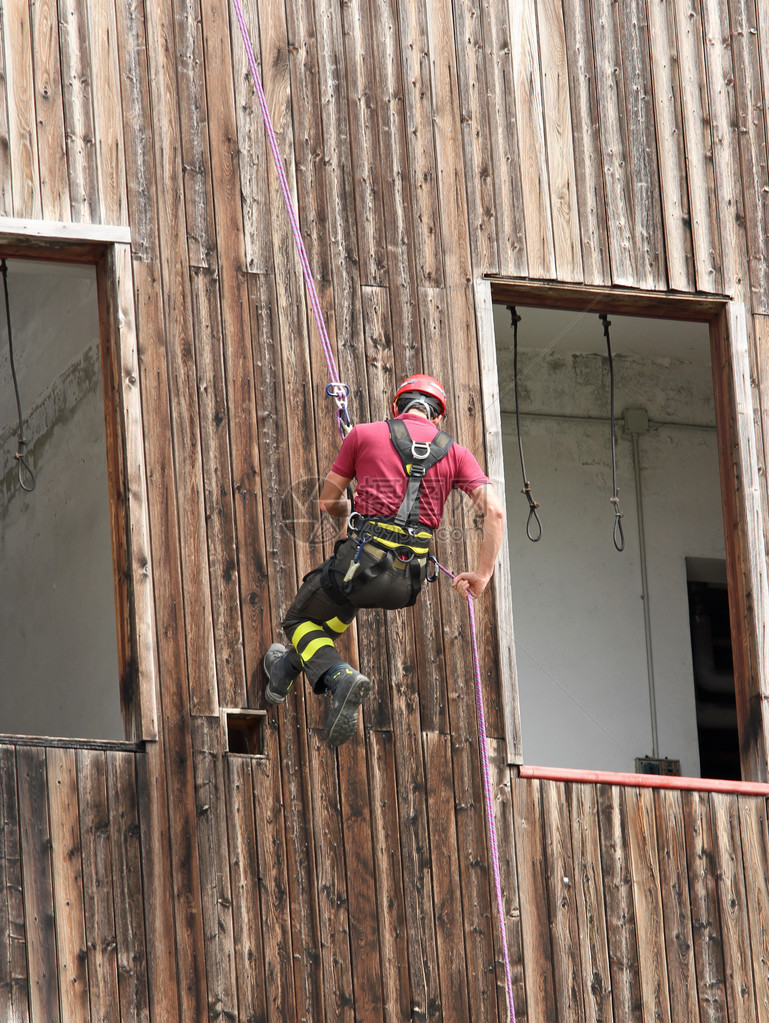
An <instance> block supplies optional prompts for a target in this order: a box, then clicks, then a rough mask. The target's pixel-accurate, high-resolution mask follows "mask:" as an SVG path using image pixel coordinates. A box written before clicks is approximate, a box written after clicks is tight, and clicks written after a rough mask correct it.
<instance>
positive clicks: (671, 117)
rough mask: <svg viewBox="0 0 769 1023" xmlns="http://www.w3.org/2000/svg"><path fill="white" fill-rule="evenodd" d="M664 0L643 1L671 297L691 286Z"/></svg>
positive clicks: (675, 58) (670, 30)
mask: <svg viewBox="0 0 769 1023" xmlns="http://www.w3.org/2000/svg"><path fill="white" fill-rule="evenodd" d="M674 6H675V5H673V4H667V3H665V2H664V0H647V10H648V18H649V35H650V38H651V39H653V40H654V44H653V46H652V54H651V82H652V101H653V105H654V124H655V127H656V148H657V161H658V163H659V175H660V188H661V195H662V226H663V229H664V232H665V251H666V254H667V277H668V282H669V285H670V287H671V288H673V289H674V290H676V291H691V290H692V288H693V286H694V245H693V241H692V235H691V215H690V212H689V193H688V190H687V163H686V154H685V152H684V125H683V113H682V110H681V94H680V93H681V89H680V82H679V68H680V65H681V61H680V57H679V54H678V48H677V38H676V26H675V20H674V19H675V11H674V10H673V7H674Z"/></svg>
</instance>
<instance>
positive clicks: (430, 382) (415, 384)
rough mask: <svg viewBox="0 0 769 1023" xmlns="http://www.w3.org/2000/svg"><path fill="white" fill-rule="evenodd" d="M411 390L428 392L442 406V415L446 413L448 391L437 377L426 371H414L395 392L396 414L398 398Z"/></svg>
mask: <svg viewBox="0 0 769 1023" xmlns="http://www.w3.org/2000/svg"><path fill="white" fill-rule="evenodd" d="M409 391H417V392H418V393H419V394H427V395H429V396H430V397H431V398H435V400H436V401H437V402H438V404H439V405H440V407H441V415H444V414H445V412H446V392H445V391H444V390H443V388H442V387H441V385H440V384H439V383H438V381H437V380H436V379H435V377H429V376H427V375H426V374H424V373H414V374H413V375H412V376H410V377H407V379H406V380H404V381H403V383H402V384H401V385H400V387H399V388H398V390H397V391H396V392H395V397H394V398H393V415H394V416H395V415H397V414H398V410H397V408H396V403H397V401H398V398H400V396H401V395H402V394H407V393H408V392H409Z"/></svg>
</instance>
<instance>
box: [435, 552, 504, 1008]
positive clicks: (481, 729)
mask: <svg viewBox="0 0 769 1023" xmlns="http://www.w3.org/2000/svg"><path fill="white" fill-rule="evenodd" d="M435 565H436V568H439V569H440V570H441V572H443V573H444V574H445V575H447V576H449V578H450V579H453V578H454V573H453V572H451V571H449V569H448V568H445V567H444V566H443V565H442V564H441V563H440V562H439V561H436V562H435ZM467 610H468V612H469V614H470V638H471V640H472V646H473V671H474V673H475V705H476V708H477V711H478V741H479V743H480V746H481V764H482V767H483V795H484V800H485V803H486V826H487V828H488V832H489V847H490V851H491V867H492V872H493V874H494V888H495V890H496V895H497V915H498V917H499V930H500V937H501V939H502V953H503V955H504V960H505V984H506V986H507V1005H508V1009H509V1010H510V1023H515V1005H514V1004H513V976H512V972H511V970H510V956H509V954H508V951H507V928H506V927H505V906H504V902H503V901H502V879H501V877H500V873H499V848H498V845H497V824H496V820H495V817H494V803H493V800H492V796H491V771H490V770H489V751H488V742H487V740H486V714H485V712H484V709H483V689H482V687H481V666H480V661H479V659H478V634H477V632H476V628H475V604H474V603H473V598H472V596H471V595H470V593H469V592H468V593H467Z"/></svg>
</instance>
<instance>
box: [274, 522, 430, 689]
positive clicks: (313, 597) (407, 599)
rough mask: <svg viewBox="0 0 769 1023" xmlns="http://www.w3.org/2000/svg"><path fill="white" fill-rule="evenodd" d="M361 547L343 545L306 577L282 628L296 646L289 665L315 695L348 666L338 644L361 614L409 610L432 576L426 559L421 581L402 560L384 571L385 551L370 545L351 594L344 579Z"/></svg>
mask: <svg viewBox="0 0 769 1023" xmlns="http://www.w3.org/2000/svg"><path fill="white" fill-rule="evenodd" d="M359 545H360V541H359V539H358V538H357V537H355V536H350V537H347V539H345V540H341V541H339V543H337V546H336V549H335V551H334V555H333V557H331V558H329V560H328V561H326V562H324V563H323V564H322V565H321V566H320V567H319V568H316V569H314V571H312V572H310V573H309V574H308V575H306V576H305V577H304V581H303V583H302V585H301V587H300V588H299V592H298V593H297V595H296V597H295V599H294V602H293V603H292V604H291V607H290V608H289V609H288V611H287V612H286V614H285V616H284V618H283V621H282V623H281V624H282V626H283V631H284V632H285V633H286V635H287V637H288V639H289V641H290V643H291V647H289V651H288V656H289V659H290V661H291V663H292V665H293V666H294V667H295V668H296V669H297V670H299V669H302V668H303V669H304V671H305V672H306V674H307V678H308V680H309V682H310V684H311V685H312V687H313V689H314V690H315V692H316V693H322V692H323V691H324V689H325V688H326V686H325V685H324V683H323V675H325V673H326V672H327V671H329V670H330V669H332V668H335V667H336V666H337V665H339V664H343V663H344V662H343V660H342V658H341V657H340V656H339V654H338V653H337V651H336V648H335V647H334V641H335V640H336V639H338V638H339V637H340V636H341V635H342V634H343V633H344V632H345V631H346V629H347V628H348V627H349V626H350V624H351V623H352V622H353V621H354V620H355V616H356V615H357V614H358V611H359V610H360V608H362V607H379V608H385V609H393V608H398V607H406V606H407V605H408V604H411V603H413V602H414V597H415V589H416V591H417V592H418V591H419V587H420V586H421V584H422V582H423V581H424V578H425V574H426V572H427V559H426V558H420V559H419V560H418V568H419V573H418V576H417V573H416V572H412V566H411V563H408V564H407V563H404V562H401V561H398V560H394V561H392V562H390V560H389V559H387V562H388V563H387V564H386V567H385V568H384V569H382V570H381V571H379V569H378V567H377V568H374V566H378V565H379V563H380V562H381V560H382V557H383V556H384V555H385V551H384V550H383V549H382V548H378V547H376V545H374V544H366V545H365V547H364V548H363V550H362V551H361V552H360V557H359V563H358V568H357V570H356V572H355V575H354V576H353V579H352V584H353V585H352V588H351V591H350V593H348V594H346V593H344V592H343V586H344V577H345V575H346V573H347V570H348V568H349V567H350V563H351V562H352V561H353V560H354V559H355V557H356V555H357V554H358V549H359ZM369 568H372V569H374V571H375V572H376V574H375V575H374V576H373V578H370V579H369V578H366V574H367V573H366V570H367V569H369ZM361 579H362V580H363V581H362V582H361V581H360V580H361Z"/></svg>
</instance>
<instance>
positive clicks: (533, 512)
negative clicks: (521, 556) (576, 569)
mask: <svg viewBox="0 0 769 1023" xmlns="http://www.w3.org/2000/svg"><path fill="white" fill-rule="evenodd" d="M507 308H508V309H509V311H510V320H511V323H512V327H513V391H514V393H515V432H516V434H517V436H518V454H519V456H520V460H521V477H522V479H523V490H522V491H521V493H522V494H525V496H526V500H527V501H528V502H529V517H528V518H527V519H526V536H528V538H529V539H530V540H531V542H532V543H538V542H539V541H540V540H541V539H542V523H541V522H540V520H539V514H538V512H537V508H539V505H538V504H537V502H536V501H535V500H534V498H533V497H532V493H531V483H529V481H528V480H527V478H526V465H525V463H524V460H523V441H522V439H521V416H520V411H519V405H518V324H519V323H520V322H521V317H520V316H519V315H518V311H517V309H516V308H515V306H514V305H509V306H508V307H507ZM532 519H533V520H534V522H536V524H537V532H536V533H532Z"/></svg>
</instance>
